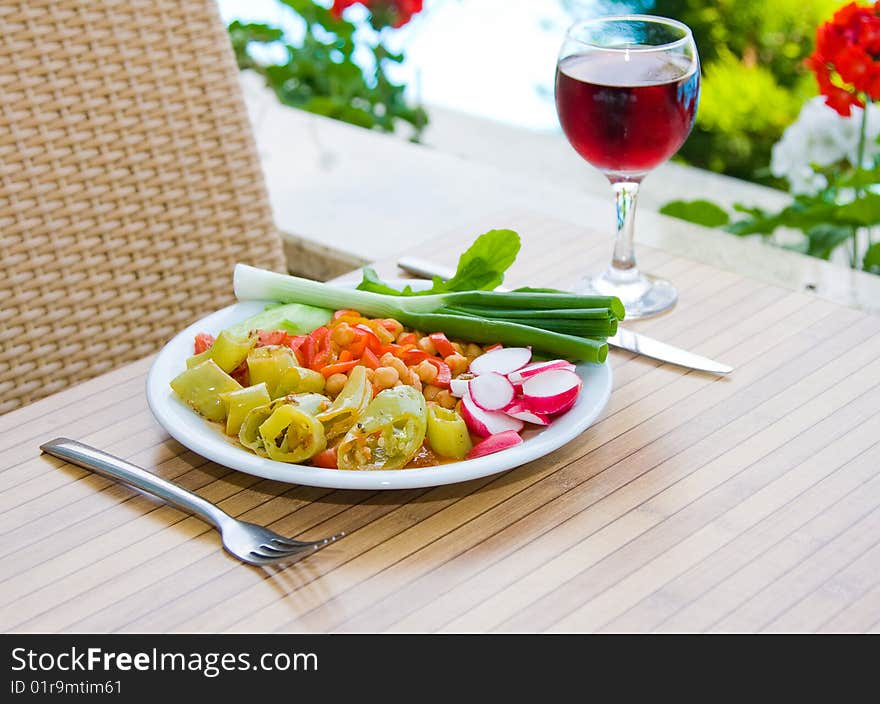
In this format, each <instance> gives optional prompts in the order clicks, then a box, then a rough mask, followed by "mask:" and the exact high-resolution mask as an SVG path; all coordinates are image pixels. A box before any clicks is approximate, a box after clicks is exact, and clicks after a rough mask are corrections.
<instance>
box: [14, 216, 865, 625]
mask: <svg viewBox="0 0 880 704" xmlns="http://www.w3.org/2000/svg"><path fill="white" fill-rule="evenodd" d="M492 224H494V225H496V226H507V225H511V226H514V227H517V228H518V229H519V230H520V232H521V233H522V234H523V235H524V236H525V240H526V241H525V248H524V252H523V253H522V254H521V255H520V258H519V260H518V262H517V264H516V266H515V270H514V272H513V275H512V277H511V279H515V280H516V282H529V283H531V284H535V285H540V284H552V285H563V284H565V283H566V282H571V281H573V280H574V279H575V277H576V275H577V274H578V273H579V272H582V271H585V270H588V269H594V268H596V267H599V266H601V265H603V264H604V263H605V260H606V259H607V257H608V249H609V243H608V240H607V237H605V236H604V235H600V234H594V235H589V236H585V235H584V233H583V232H582V231H581V230H580V228H578V227H577V226H574V225H572V224H569V223H563V222H557V221H551V220H548V219H546V218H544V217H540V218H539V217H533V216H529V215H528V214H519V215H517V214H508V215H506V216H504V217H500V216H499V217H496V218H494V219H493V221H492ZM477 231H480V230H479V227H474V228H469V229H468V231H467V232H463V233H460V234H461V235H462V237H461V241H455V242H453V245H454V246H453V245H451V244H450V238H449V237H447V238H444V239H443V240H442V241H438V242H436V243H434V244H433V245H432V246H429V247H426V248H422V249H421V251H419V254H421V255H423V256H428V257H432V258H434V259H436V260H437V261H439V262H441V263H452V259H453V258H454V254H455V253H456V252H458V251H461V249H462V245H463V244H464V242H465V241H466V240H467V239H470V238H471V237H472V235H473V234H474V233H475V232H477ZM640 255H641V261H642V264H643V266H644V267H645V268H646V269H648V270H650V271H652V272H654V273H657V274H660V275H664V276H668V277H670V278H671V279H672V280H673V281H674V282H675V283H676V285H677V286H678V287H679V289H680V291H681V301H680V304H679V306H678V307H677V309H676V310H675V311H674V312H673V313H671V314H670V315H667V316H664V317H660V318H656V319H653V320H649V321H643V322H640V323H632V324H631V327H632V328H633V329H637V330H640V331H644V332H645V333H649V334H651V335H654V336H656V337H659V338H662V339H664V340H668V341H670V342H672V343H674V344H677V345H680V346H683V347H687V348H689V349H693V350H695V351H697V352H700V353H702V354H705V355H709V356H713V357H717V358H719V359H721V360H723V361H725V362H728V363H730V364H733V365H735V366H736V371H735V373H734V374H733V375H731V376H730V377H729V378H725V379H719V378H715V377H713V376H710V375H704V374H700V373H694V372H691V373H687V372H685V371H683V370H681V369H678V368H675V367H671V366H665V365H660V364H658V363H655V362H653V361H651V360H648V359H643V358H635V357H633V356H632V355H630V354H627V353H623V352H619V351H615V352H613V353H612V355H611V358H610V363H611V365H612V366H613V368H614V393H613V394H612V397H611V400H610V403H609V405H608V407H607V408H606V410H605V412H604V413H603V415H602V417H601V419H600V420H599V421H598V422H597V423H596V424H595V425H594V426H593V427H592V428H591V429H589V430H588V431H587V432H586V433H584V434H583V435H582V436H581V437H580V438H578V439H577V440H576V441H574V442H572V443H570V444H569V445H567V446H566V447H564V448H562V449H560V450H558V451H556V452H554V453H553V454H551V455H549V456H547V457H545V458H543V459H541V460H539V461H536V462H533V463H531V464H529V465H526V466H523V467H520V468H518V469H515V470H513V471H510V472H507V473H504V474H501V475H498V476H495V477H488V478H485V479H480V480H475V481H471V482H467V483H464V484H459V485H454V486H442V487H437V488H434V489H427V490H424V489H419V490H410V491H394V492H357V491H330V490H327V489H316V488H310V487H302V486H291V485H285V484H281V483H279V482H273V481H266V480H261V479H259V478H257V477H252V476H249V475H246V474H241V473H238V472H234V471H230V470H228V469H225V468H223V467H220V466H217V465H214V464H211V463H209V462H206V461H205V460H203V459H201V458H200V457H198V456H196V455H195V454H193V453H192V452H189V451H187V450H186V449H185V448H183V447H182V446H180V445H179V444H178V443H176V442H175V441H173V440H171V439H169V437H168V436H167V435H166V434H165V432H164V431H162V429H161V428H160V427H159V426H158V425H157V424H156V423H155V421H154V420H153V419H152V416H151V415H150V412H149V410H148V409H147V406H146V402H145V399H144V392H143V386H144V377H145V374H146V372H147V369H148V367H149V364H150V360H149V359H145V360H143V361H141V362H137V363H135V364H132V365H129V366H126V367H123V368H121V369H118V370H117V371H114V372H112V373H110V374H106V375H104V376H101V377H98V378H96V379H94V380H92V381H90V382H87V383H85V384H82V385H80V386H77V387H75V388H72V389H69V390H67V391H65V392H63V393H60V394H58V395H57V396H54V397H51V398H48V399H45V400H43V401H40V402H38V403H35V404H32V405H30V406H27V407H25V408H23V409H21V410H18V411H15V412H13V413H10V414H8V415H5V416H3V417H0V533H2V537H0V629H2V631H13V632H47V631H48V632H56V631H72V632H89V631H124V632H156V631H185V632H193V631H198V632H205V631H206V632H216V631H238V632H241V631H244V632H262V631H275V630H277V631H385V630H390V631H419V632H421V631H492V630H497V631H553V632H559V631H579V632H580V631H651V630H659V631H763V630H767V631H815V630H818V631H871V630H873V631H875V632H876V631H878V630H880V444H878V441H880V402H878V399H880V395H878V385H880V318H878V317H876V316H872V315H869V314H865V313H861V312H857V311H855V310H850V309H846V308H841V307H838V306H835V305H834V304H831V303H829V302H826V301H822V300H819V299H816V298H813V297H811V296H808V295H805V294H801V293H795V292H790V291H787V290H785V289H782V288H778V287H775V286H772V285H768V284H765V283H760V282H757V281H754V280H750V279H748V278H744V277H742V276H740V275H737V274H733V273H728V272H724V271H721V270H718V269H714V268H712V267H710V266H706V265H703V264H697V263H695V262H692V261H689V260H687V259H683V258H679V257H674V256H671V255H669V254H666V253H664V252H662V251H658V250H650V249H648V248H642V250H641V252H640ZM387 270H388V271H390V270H391V269H390V268H387ZM56 435H65V436H69V437H72V438H76V439H80V440H83V441H85V442H88V443H91V444H94V445H97V446H99V447H102V448H104V449H106V450H108V451H110V452H113V453H116V454H119V455H122V456H124V457H127V458H129V459H131V460H132V461H134V462H136V463H139V464H141V465H144V466H146V467H149V468H152V469H153V470H155V471H156V472H157V473H159V474H161V475H162V476H164V477H167V478H169V479H173V480H174V481H177V482H179V483H181V484H182V485H184V486H186V487H188V488H190V489H194V490H197V491H198V492H199V493H200V494H202V495H203V496H205V497H206V498H208V499H209V500H211V501H215V502H218V503H219V504H220V505H221V506H222V507H223V508H224V509H225V510H226V511H228V512H230V513H232V514H233V515H237V516H241V517H243V518H245V519H248V520H251V521H256V522H259V523H264V524H268V525H271V526H272V527H273V528H274V529H276V530H279V531H281V532H283V533H286V534H289V535H302V536H304V537H306V538H308V537H315V536H322V535H326V534H329V533H334V532H336V531H340V530H345V531H346V532H348V533H349V535H348V537H346V538H345V539H344V540H342V541H341V542H339V543H338V544H337V545H335V546H333V547H331V548H328V549H326V550H324V551H323V552H321V553H319V554H318V555H315V556H313V557H311V558H309V559H307V560H304V561H302V562H299V563H297V564H295V565H292V566H290V567H288V568H287V569H274V568H273V569H261V568H254V567H249V566H245V565H242V564H240V563H238V562H237V561H235V560H234V559H232V558H230V557H228V556H227V555H226V554H225V553H224V552H223V550H222V549H221V547H220V543H219V540H218V535H217V533H216V532H215V531H213V530H212V529H210V528H209V527H208V526H207V525H206V524H205V523H203V522H202V521H200V520H198V519H196V518H193V517H190V516H187V515H185V514H183V513H181V512H179V511H177V510H175V509H173V508H170V507H167V506H164V505H161V504H159V503H157V502H154V501H152V500H151V499H149V498H146V497H144V496H141V495H138V494H136V493H135V492H132V491H130V490H128V489H126V488H124V487H122V486H120V485H117V484H114V483H112V482H110V481H109V480H107V479H103V478H101V477H99V476H96V475H93V474H90V473H89V472H86V471H84V470H81V469H78V468H75V467H72V466H70V465H65V464H63V463H62V462H60V461H58V460H55V459H54V458H51V457H45V456H40V454H39V451H38V449H37V446H38V444H39V443H40V442H41V441H44V440H46V439H49V438H51V437H54V436H56Z"/></svg>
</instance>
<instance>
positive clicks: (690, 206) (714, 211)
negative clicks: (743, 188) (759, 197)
mask: <svg viewBox="0 0 880 704" xmlns="http://www.w3.org/2000/svg"><path fill="white" fill-rule="evenodd" d="M660 212H661V213H663V215H669V216H671V217H674V218H678V219H679V220H687V221H688V222H692V223H696V224H697V225H702V226H704V227H721V226H722V225H726V224H727V223H729V222H730V216H729V215H728V214H727V212H726V211H725V210H724V209H723V208H721V207H719V206H717V205H715V203H712V202H711V201H708V200H703V199H698V200H692V201H685V200H673V201H671V202H669V203H667V204H666V205H664V206H663V207H662V208H660Z"/></svg>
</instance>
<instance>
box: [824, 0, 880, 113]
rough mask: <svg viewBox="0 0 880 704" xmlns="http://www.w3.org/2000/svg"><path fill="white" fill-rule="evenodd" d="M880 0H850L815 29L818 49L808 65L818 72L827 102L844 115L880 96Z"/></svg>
mask: <svg viewBox="0 0 880 704" xmlns="http://www.w3.org/2000/svg"><path fill="white" fill-rule="evenodd" d="M878 59H880V1H878V2H875V3H874V4H873V5H867V6H860V5H857V4H856V3H854V2H853V3H850V4H849V5H846V6H844V7H842V8H840V9H839V10H838V11H837V12H835V13H834V16H833V17H832V18H831V21H829V22H825V23H824V24H822V25H820V26H819V28H818V29H817V30H816V50H815V51H814V52H813V54H812V55H811V56H810V57H809V58H808V59H807V65H808V66H809V67H810V68H811V69H812V70H813V72H814V73H815V74H816V81H817V83H818V84H819V92H820V93H822V95H824V96H825V102H826V103H827V104H828V105H829V106H830V107H832V108H834V109H835V110H836V111H837V112H838V113H840V114H841V115H843V116H844V117H849V115H850V112H851V110H852V107H853V106H854V105H857V106H859V107H864V104H865V103H864V99H865V97H867V98H870V99H871V100H880V61H878Z"/></svg>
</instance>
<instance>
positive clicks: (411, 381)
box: [403, 369, 422, 391]
mask: <svg viewBox="0 0 880 704" xmlns="http://www.w3.org/2000/svg"><path fill="white" fill-rule="evenodd" d="M407 372H408V376H404V377H403V379H404V381H405V382H406V383H407V384H408V385H409V386H412V387H413V388H414V389H415V390H416V391H421V390H422V380H421V379H419V375H418V374H416V373H415V372H414V371H412V370H410V369H408V370H407Z"/></svg>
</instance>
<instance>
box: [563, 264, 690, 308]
mask: <svg viewBox="0 0 880 704" xmlns="http://www.w3.org/2000/svg"><path fill="white" fill-rule="evenodd" d="M575 291H576V292H577V293H585V294H594V295H596V294H598V295H600V296H617V297H618V298H619V299H620V300H621V302H622V303H623V307H624V308H625V309H626V319H627V320H635V319H636V318H648V317H650V316H652V315H658V314H659V313H663V312H664V311H667V310H669V309H670V308H672V306H674V305H675V303H676V301H677V300H678V291H676V289H675V287H674V286H673V285H672V284H671V283H669V281H666V280H665V279H658V278H655V277H653V276H650V275H649V274H641V273H636V274H635V276H631V277H627V278H625V279H623V280H621V278H618V277H616V276H613V275H611V274H610V273H609V272H606V273H604V274H600V275H599V276H591V277H587V278H585V279H584V280H583V281H581V283H580V285H579V286H578V287H577V288H576V289H575Z"/></svg>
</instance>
